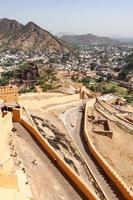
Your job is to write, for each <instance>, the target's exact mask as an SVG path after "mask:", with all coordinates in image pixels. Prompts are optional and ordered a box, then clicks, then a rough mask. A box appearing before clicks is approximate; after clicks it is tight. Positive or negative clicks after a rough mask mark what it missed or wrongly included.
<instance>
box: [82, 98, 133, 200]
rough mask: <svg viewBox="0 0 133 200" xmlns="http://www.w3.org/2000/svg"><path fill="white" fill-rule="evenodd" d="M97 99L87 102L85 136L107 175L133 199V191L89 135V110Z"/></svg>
mask: <svg viewBox="0 0 133 200" xmlns="http://www.w3.org/2000/svg"><path fill="white" fill-rule="evenodd" d="M95 102H96V100H95V99H92V100H90V101H88V102H87V104H86V108H85V123H84V136H85V139H86V141H87V145H88V147H89V149H90V151H91V153H92V154H93V156H94V157H95V158H96V160H97V161H98V163H99V164H100V166H101V167H102V168H103V170H104V171H105V173H106V174H107V176H108V177H109V178H110V179H111V180H112V181H113V182H114V184H115V185H116V187H118V188H119V190H120V191H121V192H122V194H123V195H124V196H125V198H126V199H128V200H133V193H132V192H131V191H130V190H129V188H128V187H127V185H126V184H125V183H124V182H123V181H122V179H121V178H120V177H119V175H118V174H117V173H116V172H115V171H114V170H113V168H112V167H111V166H110V165H109V164H108V163H107V162H106V160H105V159H104V158H103V157H102V156H101V154H100V153H99V152H98V151H97V149H96V148H95V146H94V145H93V143H92V141H91V138H90V136H89V133H88V130H87V110H88V109H89V107H90V108H91V107H94V104H95Z"/></svg>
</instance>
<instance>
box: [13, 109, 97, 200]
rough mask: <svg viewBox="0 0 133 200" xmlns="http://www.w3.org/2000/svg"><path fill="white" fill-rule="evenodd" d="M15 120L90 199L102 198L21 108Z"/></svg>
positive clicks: (15, 112)
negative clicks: (24, 116)
mask: <svg viewBox="0 0 133 200" xmlns="http://www.w3.org/2000/svg"><path fill="white" fill-rule="evenodd" d="M13 115H14V116H13V118H14V121H16V122H19V123H20V124H21V125H23V126H24V127H25V128H26V129H27V130H28V132H29V133H30V134H32V135H33V137H34V138H36V140H37V141H38V143H39V144H40V145H41V147H42V148H43V149H44V150H45V151H46V152H47V153H48V154H49V155H50V157H51V158H52V159H53V160H54V161H55V162H56V163H57V165H58V166H59V167H60V168H61V169H62V170H63V172H64V173H65V174H66V175H67V176H68V177H69V178H70V179H71V181H72V182H73V183H74V184H75V186H76V187H77V188H78V189H79V190H80V191H81V192H82V193H83V194H84V195H85V196H86V197H87V199H89V200H100V199H99V197H98V196H97V195H96V194H95V192H94V191H92V189H91V188H89V186H87V184H86V183H85V182H84V181H83V180H82V179H81V178H80V177H79V175H77V174H76V173H75V172H74V171H73V170H72V169H71V167H70V166H69V165H68V164H67V163H66V162H65V161H64V160H63V159H62V158H61V157H60V155H59V154H58V153H57V152H56V151H55V150H54V148H53V147H52V146H51V145H50V144H49V143H48V142H47V141H46V139H45V138H44V137H43V136H42V135H41V133H40V132H39V131H38V130H37V128H36V127H34V126H33V125H32V124H30V123H29V122H28V121H26V120H25V119H24V118H23V116H22V112H21V110H20V109H16V108H14V109H13Z"/></svg>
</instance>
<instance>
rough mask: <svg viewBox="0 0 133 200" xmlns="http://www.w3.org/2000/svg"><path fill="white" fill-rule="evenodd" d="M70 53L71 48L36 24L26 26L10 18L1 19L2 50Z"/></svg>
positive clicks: (29, 23) (0, 41)
mask: <svg viewBox="0 0 133 200" xmlns="http://www.w3.org/2000/svg"><path fill="white" fill-rule="evenodd" d="M8 49H19V50H24V51H28V50H33V49H34V50H37V51H43V50H48V51H66V52H68V51H70V49H69V47H68V46H67V45H66V44H65V43H64V42H62V41H60V39H57V38H56V37H55V36H54V35H52V34H51V33H49V32H48V31H47V30H45V29H43V28H41V27H39V26H38V25H37V24H35V23H34V22H28V23H27V24H26V25H23V24H21V23H19V22H18V21H16V20H11V19H8V18H4V19H0V50H1V51H3V50H8Z"/></svg>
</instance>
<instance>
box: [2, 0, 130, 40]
mask: <svg viewBox="0 0 133 200" xmlns="http://www.w3.org/2000/svg"><path fill="white" fill-rule="evenodd" d="M4 17H7V18H11V19H16V20H18V21H20V22H22V23H24V24H25V23H27V22H28V21H34V22H36V23H38V25H40V26H42V27H43V28H45V29H47V30H48V31H51V32H52V33H57V32H70V33H77V34H82V33H93V34H98V35H106V36H112V35H116V36H117V35H118V36H125V37H126V36H127V37H133V0H0V18H4Z"/></svg>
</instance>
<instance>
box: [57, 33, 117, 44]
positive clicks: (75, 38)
mask: <svg viewBox="0 0 133 200" xmlns="http://www.w3.org/2000/svg"><path fill="white" fill-rule="evenodd" d="M60 38H61V39H62V40H63V41H65V42H67V43H71V44H75V45H90V44H93V43H97V44H119V43H120V42H119V41H117V40H114V39H111V38H109V37H99V36H96V35H92V34H85V35H64V36H62V37H60Z"/></svg>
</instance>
